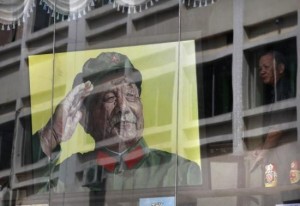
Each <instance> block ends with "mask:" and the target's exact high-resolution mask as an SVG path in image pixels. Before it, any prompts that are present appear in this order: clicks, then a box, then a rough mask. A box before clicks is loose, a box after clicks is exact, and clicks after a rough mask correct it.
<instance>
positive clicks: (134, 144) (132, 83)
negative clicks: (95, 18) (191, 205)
mask: <svg viewBox="0 0 300 206" xmlns="http://www.w3.org/2000/svg"><path fill="white" fill-rule="evenodd" d="M141 92H142V75H141V73H140V72H139V70H138V69H136V68H135V67H134V66H133V64H132V63H131V61H130V60H129V58H128V57H127V56H125V55H123V54H120V53H116V52H107V53H101V54H100V55H99V56H98V57H96V58H91V59H89V60H88V61H86V62H85V64H84V66H83V68H82V72H81V73H79V74H78V75H77V76H76V78H75V80H74V83H73V89H72V90H71V91H70V92H69V93H68V94H67V95H66V97H65V98H64V99H63V100H62V101H61V103H60V104H59V105H58V106H57V107H56V109H55V112H54V114H53V116H52V120H49V122H48V123H47V125H45V126H44V127H43V128H41V129H40V130H39V131H38V132H37V133H36V134H35V136H34V139H35V140H36V142H35V145H36V146H35V148H36V152H35V153H36V154H37V155H36V158H35V159H39V158H41V157H43V156H48V157H50V156H51V153H52V152H53V151H58V153H59V151H60V144H61V143H62V142H65V141H67V140H69V139H71V138H72V135H73V133H74V131H75V128H76V126H77V125H78V124H81V125H82V127H83V128H84V130H85V132H86V133H88V134H90V135H91V136H92V137H93V138H94V140H95V142H96V149H95V150H94V151H91V152H88V153H85V154H73V156H74V155H77V160H78V161H80V162H81V163H83V162H89V164H90V165H92V166H91V167H92V168H97V169H96V170H97V171H98V172H97V175H96V176H97V178H96V179H95V180H92V181H85V180H84V181H82V182H81V183H80V184H81V185H76V184H78V183H75V182H72V183H65V182H64V180H62V181H60V182H61V184H60V185H62V187H63V188H64V190H68V188H67V187H71V189H70V190H71V191H73V190H77V189H78V188H88V189H89V190H96V191H99V190H100V191H101V190H102V191H110V190H124V189H141V188H157V187H174V186H190V185H199V184H201V182H202V179H201V171H200V167H199V165H198V164H196V163H195V162H193V161H190V160H187V159H185V158H183V157H180V156H178V155H176V154H173V153H169V152H165V151H161V150H156V149H151V148H149V147H148V146H147V144H146V142H145V140H144V138H143V129H144V117H143V105H142V102H141V98H140V96H141ZM39 149H40V151H42V152H41V153H40V155H38V153H39V152H38V150H39ZM69 159H72V156H71V157H70V158H68V159H67V160H65V161H64V162H62V163H61V165H64V164H66V163H68V161H69ZM52 165H53V167H58V165H57V164H55V162H53V163H52ZM61 165H59V166H61ZM95 165H96V166H95ZM87 168H88V167H87ZM88 171H89V170H88V169H87V170H86V172H85V174H84V175H85V176H87V179H89V176H88V175H89V174H88V173H89V172H88ZM68 172H72V171H68ZM92 176H93V175H92ZM92 179H93V178H92ZM78 186H79V187H78ZM79 190H80V189H79Z"/></svg>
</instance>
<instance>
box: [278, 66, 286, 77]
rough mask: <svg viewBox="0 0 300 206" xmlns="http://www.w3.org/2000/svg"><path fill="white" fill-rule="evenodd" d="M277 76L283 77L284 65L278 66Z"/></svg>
mask: <svg viewBox="0 0 300 206" xmlns="http://www.w3.org/2000/svg"><path fill="white" fill-rule="evenodd" d="M277 70H278V74H280V75H283V73H284V71H285V65H284V64H278V66H277Z"/></svg>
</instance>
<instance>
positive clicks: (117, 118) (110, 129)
mask: <svg viewBox="0 0 300 206" xmlns="http://www.w3.org/2000/svg"><path fill="white" fill-rule="evenodd" d="M99 87H100V90H101V91H100V92H99V93H98V94H97V95H96V98H94V101H93V103H92V106H91V107H90V109H91V112H90V121H89V123H90V124H92V125H91V126H92V131H91V134H92V136H93V137H94V138H95V139H96V141H99V140H106V139H109V138H115V141H116V142H117V143H120V142H121V143H122V142H123V143H128V142H136V141H137V140H139V139H140V138H141V136H142V132H143V127H144V118H143V106H142V103H141V100H140V97H139V91H138V88H137V87H136V85H135V84H134V83H130V81H127V80H126V78H124V77H121V78H117V79H112V80H108V81H106V82H105V84H101V85H100V86H99Z"/></svg>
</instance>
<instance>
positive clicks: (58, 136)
mask: <svg viewBox="0 0 300 206" xmlns="http://www.w3.org/2000/svg"><path fill="white" fill-rule="evenodd" d="M92 90H93V85H92V84H91V82H90V81H87V82H85V83H82V84H79V85H78V86H76V87H75V88H74V89H72V90H71V91H70V92H69V93H68V94H67V96H66V97H65V98H64V99H63V100H62V102H61V103H60V104H59V105H58V106H57V107H56V109H55V112H54V114H53V116H52V119H50V120H49V122H48V123H47V125H46V126H45V127H44V128H43V129H41V130H40V131H39V133H40V137H41V146H42V149H43V151H44V153H45V154H46V155H48V156H50V154H51V151H52V149H54V148H55V147H56V146H57V145H58V144H60V143H61V142H64V141H67V140H69V139H70V138H71V137H72V135H73V133H74V131H75V129H76V126H77V124H78V122H79V121H80V119H81V117H82V111H81V106H82V102H83V100H84V98H85V97H86V96H88V95H89V94H90V93H91V92H92Z"/></svg>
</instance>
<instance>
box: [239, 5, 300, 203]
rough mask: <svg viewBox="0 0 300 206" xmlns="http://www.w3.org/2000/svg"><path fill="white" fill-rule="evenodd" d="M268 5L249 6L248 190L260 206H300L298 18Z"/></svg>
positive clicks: (290, 10)
mask: <svg viewBox="0 0 300 206" xmlns="http://www.w3.org/2000/svg"><path fill="white" fill-rule="evenodd" d="M268 2H270V1H261V2H259V1H254V2H245V13H244V23H243V24H244V25H243V26H244V32H245V33H244V37H245V45H246V46H245V47H244V48H246V49H245V50H244V57H245V59H244V60H245V62H244V66H245V68H244V69H245V73H246V74H247V76H245V79H247V80H246V81H245V82H247V84H244V91H247V92H246V93H245V97H246V98H245V99H246V102H245V104H244V105H245V116H244V123H245V137H244V142H245V148H246V150H247V153H248V155H247V158H246V159H245V164H247V167H246V170H245V174H246V178H247V179H248V180H249V181H246V184H245V186H246V188H249V195H252V194H253V192H251V189H253V188H255V189H257V190H259V191H260V192H261V194H259V195H257V196H256V200H257V201H258V203H259V205H288V204H289V203H295V205H298V204H299V203H300V201H299V198H300V196H299V192H298V189H297V188H295V186H296V185H297V184H298V183H299V175H298V173H299V166H298V164H299V163H298V160H299V158H300V155H299V152H298V151H299V149H298V147H299V146H298V142H299V140H298V131H297V130H298V129H297V115H296V114H297V107H298V106H297V104H298V103H297V101H296V98H295V97H296V92H297V88H296V85H297V81H298V80H297V67H298V66H297V65H298V64H299V63H298V59H297V55H298V52H299V51H298V49H297V40H296V39H297V35H296V33H297V32H296V30H297V29H296V28H297V25H298V14H297V13H296V12H293V7H294V6H295V5H293V3H291V4H289V5H287V7H286V8H282V6H283V5H284V4H282V2H278V3H276V4H274V5H273V6H272V8H274V10H273V11H272V12H271V13H269V11H268V9H267V8H268V6H267V4H268ZM254 6H255V9H254ZM298 56H299V55H298Z"/></svg>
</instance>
